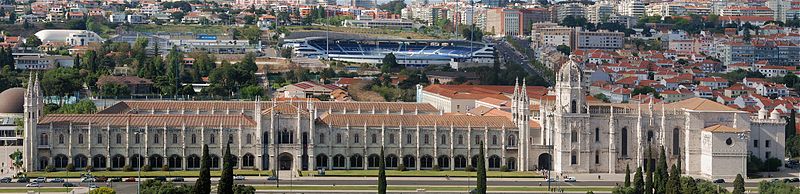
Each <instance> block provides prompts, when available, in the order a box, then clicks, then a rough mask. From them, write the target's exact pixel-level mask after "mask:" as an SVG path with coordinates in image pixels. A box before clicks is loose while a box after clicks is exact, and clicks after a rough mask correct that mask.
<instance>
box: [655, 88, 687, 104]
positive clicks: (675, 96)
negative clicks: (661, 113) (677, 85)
mask: <svg viewBox="0 0 800 194" xmlns="http://www.w3.org/2000/svg"><path fill="white" fill-rule="evenodd" d="M659 95H661V99H662V100H664V102H668V103H672V102H677V101H681V100H685V99H689V98H692V97H694V96H695V94H694V92H692V91H690V90H688V89H677V90H664V91H663V92H661V93H660V94H659Z"/></svg>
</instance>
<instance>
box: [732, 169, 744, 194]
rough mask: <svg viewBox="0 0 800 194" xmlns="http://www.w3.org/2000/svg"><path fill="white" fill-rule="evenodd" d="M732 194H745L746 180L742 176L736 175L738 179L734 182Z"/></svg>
mask: <svg viewBox="0 0 800 194" xmlns="http://www.w3.org/2000/svg"><path fill="white" fill-rule="evenodd" d="M731 194H744V178H743V177H742V174H736V179H735V180H733V193H731Z"/></svg>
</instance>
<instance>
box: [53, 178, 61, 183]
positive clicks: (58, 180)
mask: <svg viewBox="0 0 800 194" xmlns="http://www.w3.org/2000/svg"><path fill="white" fill-rule="evenodd" d="M50 182H51V183H63V182H64V179H62V178H54V179H50Z"/></svg>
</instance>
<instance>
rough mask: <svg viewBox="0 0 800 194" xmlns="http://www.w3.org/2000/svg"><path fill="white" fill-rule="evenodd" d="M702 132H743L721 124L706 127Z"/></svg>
mask: <svg viewBox="0 0 800 194" xmlns="http://www.w3.org/2000/svg"><path fill="white" fill-rule="evenodd" d="M703 131H708V132H714V133H742V132H745V130H741V129H737V128H733V127H728V126H725V125H722V124H716V125H711V126H710V127H706V128H705V129H703Z"/></svg>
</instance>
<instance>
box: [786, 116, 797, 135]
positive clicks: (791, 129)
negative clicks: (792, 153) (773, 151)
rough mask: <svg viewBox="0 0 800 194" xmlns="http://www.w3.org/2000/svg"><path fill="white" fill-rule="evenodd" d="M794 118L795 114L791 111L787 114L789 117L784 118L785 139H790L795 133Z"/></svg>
mask: <svg viewBox="0 0 800 194" xmlns="http://www.w3.org/2000/svg"><path fill="white" fill-rule="evenodd" d="M796 116H797V112H796V111H795V110H794V109H792V112H790V113H789V117H788V118H786V137H785V138H786V139H790V138H792V137H793V136H795V135H796V133H797V125H796V124H797V123H796V122H797V121H796V119H795V117H796Z"/></svg>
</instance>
